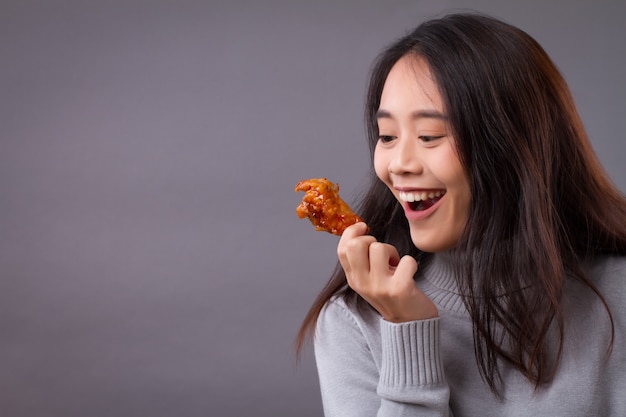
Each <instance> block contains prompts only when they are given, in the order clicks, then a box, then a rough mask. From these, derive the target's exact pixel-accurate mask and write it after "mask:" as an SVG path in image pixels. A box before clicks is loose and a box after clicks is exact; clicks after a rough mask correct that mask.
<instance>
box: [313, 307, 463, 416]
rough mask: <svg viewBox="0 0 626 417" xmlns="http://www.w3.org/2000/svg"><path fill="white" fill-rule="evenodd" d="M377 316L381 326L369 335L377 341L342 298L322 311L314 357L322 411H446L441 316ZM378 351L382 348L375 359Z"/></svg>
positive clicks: (342, 413)
mask: <svg viewBox="0 0 626 417" xmlns="http://www.w3.org/2000/svg"><path fill="white" fill-rule="evenodd" d="M378 320H380V322H379V323H376V325H377V326H378V325H379V326H380V331H379V332H377V331H373V332H371V335H373V337H378V338H380V340H368V337H366V335H365V332H364V329H363V326H365V325H367V324H364V323H362V322H360V321H359V320H357V319H356V318H355V317H354V315H353V313H352V312H351V311H350V310H348V309H347V308H346V307H345V306H344V305H342V304H341V303H337V302H331V303H330V304H329V305H328V306H327V307H326V308H325V309H324V310H323V311H322V314H321V315H320V318H319V320H318V325H317V332H316V337H315V358H316V363H317V367H318V374H319V379H320V389H321V393H322V402H323V405H324V414H325V416H326V417H335V416H337V417H339V416H341V417H351V416H355V417H356V416H358V417H367V416H372V417H373V416H377V417H388V416H394V417H401V416H406V417H413V416H433V417H434V416H439V417H440V416H450V415H451V413H450V411H449V405H448V402H449V388H448V386H447V384H446V383H445V378H444V376H443V367H442V365H441V360H440V356H439V343H438V340H439V320H438V319H433V320H424V321H415V322H410V323H402V324H394V323H389V322H386V321H384V320H382V319H378ZM371 335H370V336H371ZM373 343H380V345H378V346H372V344H373ZM376 350H378V351H379V352H382V355H381V357H380V358H379V359H378V360H377V359H376V358H375V353H374V351H376Z"/></svg>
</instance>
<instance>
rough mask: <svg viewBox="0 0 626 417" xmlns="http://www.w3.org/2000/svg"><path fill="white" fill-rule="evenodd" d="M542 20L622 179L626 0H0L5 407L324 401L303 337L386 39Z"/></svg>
mask: <svg viewBox="0 0 626 417" xmlns="http://www.w3.org/2000/svg"><path fill="white" fill-rule="evenodd" d="M459 8H462V9H466V8H470V9H475V10H479V11H483V12H488V13H491V14H494V15H496V16H499V17H502V18H504V19H506V20H508V21H510V22H512V23H514V24H516V25H518V26H520V27H522V28H523V29H525V30H526V31H528V32H529V33H530V34H531V35H533V36H535V37H536V38H537V39H538V40H539V41H540V42H541V43H542V44H543V45H544V47H545V48H546V49H547V50H548V52H549V53H550V54H551V55H552V57H553V58H554V60H555V61H556V62H557V64H558V65H559V67H560V68H561V69H562V71H563V73H564V75H565V77H566V79H567V80H568V82H569V83H570V85H571V87H572V90H573V92H574V95H575V97H576V99H577V102H578V105H579V110H580V112H581V114H582V116H583V119H584V121H585V123H586V126H587V128H588V131H589V133H590V136H591V137H592V140H593V145H594V147H595V149H596V150H597V152H598V154H599V156H600V158H601V159H602V161H603V162H604V163H605V165H606V167H607V169H608V171H609V173H610V175H611V176H612V178H613V179H614V181H615V182H616V183H617V184H618V186H619V187H620V188H621V189H622V190H626V168H624V164H623V162H622V159H623V158H624V154H625V151H626V144H625V142H626V141H625V138H624V132H625V131H626V124H625V117H624V109H625V108H626V83H625V82H624V79H623V77H624V74H626V60H625V57H626V48H625V44H626V36H625V35H626V31H625V24H624V23H625V16H626V7H625V4H624V2H623V1H622V0H614V1H611V0H606V1H591V0H588V1H572V0H559V1H546V0H525V1H519V2H504V1H499V0H482V1H481V0H476V1H470V0H468V1H461V0H457V1H452V0H448V1H445V0H439V1H426V0H424V1H400V0H394V1H379V0H364V1H344V2H338V1H331V0H324V1H316V2H312V1H311V2H295V1H285V0H269V1H247V2H246V1H223V2H219V1H200V0H178V1H173V0H172V1H148V0H125V1H122V0H113V1H104V0H101V1H88V0H85V1H58V0H49V1H39V2H35V1H29V0H2V1H1V2H0V60H1V65H0V141H1V142H0V207H1V216H0V415H2V416H15V417H17V416H28V417H35V416H140V415H142V416H143V415H145V416H152V417H158V416H209V415H215V416H233V417H234V416H299V417H306V416H320V415H321V404H320V400H319V390H318V387H317V376H316V374H315V367H314V363H313V355H312V350H311V349H310V348H309V349H307V350H306V351H305V352H304V356H303V359H302V362H301V364H300V365H299V366H297V365H296V363H295V358H294V354H293V350H292V342H293V338H294V336H295V334H296V331H297V329H298V326H299V323H300V321H301V320H302V318H303V316H304V314H305V312H306V310H307V308H308V307H309V305H310V303H311V301H312V300H313V298H314V296H315V295H316V294H317V292H318V291H319V290H320V289H321V287H322V286H323V284H324V282H325V281H326V279H327V277H328V275H329V273H330V272H331V270H332V268H333V267H334V263H335V244H336V241H337V239H336V238H335V237H334V236H331V235H327V234H322V233H315V232H314V231H313V229H312V227H311V226H310V224H308V222H307V221H304V220H299V219H298V218H297V217H296V215H295V207H296V206H297V204H298V202H299V200H300V197H301V195H298V194H296V193H294V192H293V187H294V185H295V183H296V182H297V181H298V180H300V179H303V178H307V177H313V176H327V177H329V178H331V179H332V180H334V181H337V182H339V183H340V184H341V186H342V190H343V194H344V196H345V197H346V199H348V200H350V201H352V200H353V198H354V197H355V196H356V195H357V193H358V192H359V191H362V189H363V186H364V184H365V182H364V177H365V175H366V173H367V172H368V163H369V162H368V155H367V152H366V147H365V144H364V143H365V142H364V138H363V137H364V134H363V131H364V129H363V124H362V117H361V116H362V107H363V97H364V90H365V82H366V77H367V72H368V70H369V68H370V64H371V62H372V60H373V59H374V57H375V56H376V55H377V53H378V52H379V51H380V50H381V48H383V47H384V46H385V45H387V44H388V43H389V42H390V41H391V40H393V39H395V38H396V37H398V36H400V35H402V34H403V33H405V32H406V30H408V29H409V28H410V27H412V26H414V25H415V24H416V23H418V22H419V21H421V20H423V19H424V18H426V17H430V16H433V15H436V14H439V13H441V12H442V11H445V10H451V9H459Z"/></svg>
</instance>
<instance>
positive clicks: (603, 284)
mask: <svg viewBox="0 0 626 417" xmlns="http://www.w3.org/2000/svg"><path fill="white" fill-rule="evenodd" d="M586 271H587V274H588V275H589V278H591V280H593V282H594V283H595V284H596V285H597V286H598V289H599V290H600V291H601V292H602V293H603V294H604V295H605V296H608V297H611V294H612V293H617V294H618V295H620V294H621V295H623V294H624V291H626V257H625V256H615V255H612V256H600V257H597V258H595V259H593V260H592V261H591V262H588V263H587V265H586ZM622 299H623V298H622ZM624 302H626V299H624Z"/></svg>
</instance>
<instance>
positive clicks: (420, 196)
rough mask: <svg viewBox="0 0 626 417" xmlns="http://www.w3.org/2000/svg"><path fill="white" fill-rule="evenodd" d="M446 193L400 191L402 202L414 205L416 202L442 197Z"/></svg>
mask: <svg viewBox="0 0 626 417" xmlns="http://www.w3.org/2000/svg"><path fill="white" fill-rule="evenodd" d="M445 193H446V192H445V191H429V192H421V193H420V192H404V191H400V193H399V196H400V200H402V201H407V202H409V203H412V202H414V201H423V200H426V199H429V198H435V197H441V196H442V195H444V194H445Z"/></svg>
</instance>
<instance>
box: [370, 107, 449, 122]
mask: <svg viewBox="0 0 626 417" xmlns="http://www.w3.org/2000/svg"><path fill="white" fill-rule="evenodd" d="M411 118H412V119H441V120H447V119H448V116H446V115H445V114H443V113H441V112H440V111H437V110H417V111H414V112H413V113H411ZM376 119H393V116H392V115H391V113H390V112H388V111H387V110H381V109H379V110H378V111H377V112H376Z"/></svg>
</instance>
